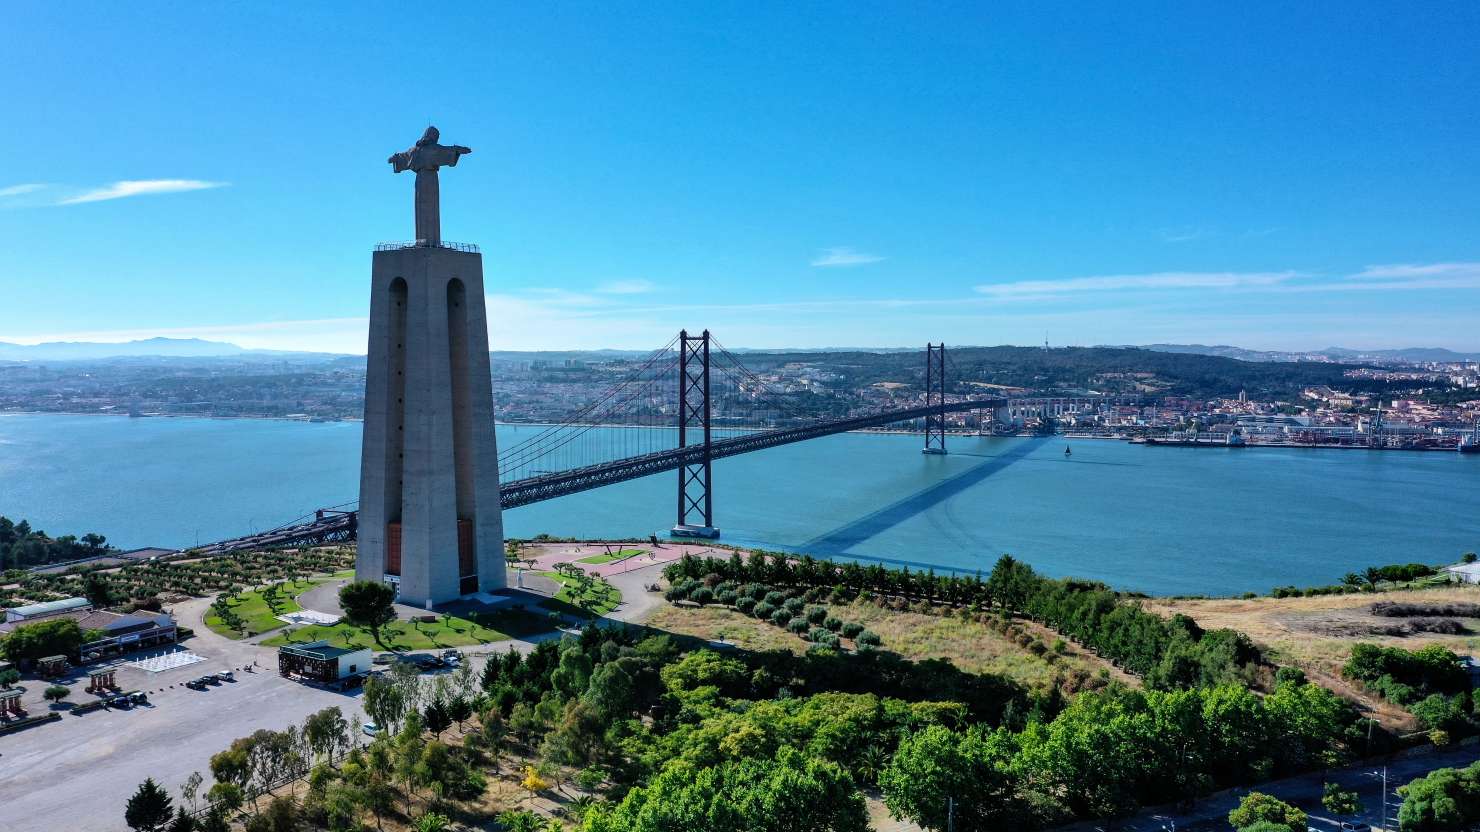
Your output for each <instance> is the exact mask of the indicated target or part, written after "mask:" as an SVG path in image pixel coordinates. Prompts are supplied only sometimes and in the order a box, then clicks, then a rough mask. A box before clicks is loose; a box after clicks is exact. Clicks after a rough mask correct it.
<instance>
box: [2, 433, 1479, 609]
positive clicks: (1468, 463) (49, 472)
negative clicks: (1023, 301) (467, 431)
mask: <svg viewBox="0 0 1480 832" xmlns="http://www.w3.org/2000/svg"><path fill="white" fill-rule="evenodd" d="M533 430H534V429H533V428H528V427H524V428H516V427H508V426H501V427H500V428H499V441H500V444H501V445H502V446H504V447H507V446H509V444H510V443H512V442H515V441H518V440H519V439H521V438H524V437H527V436H529V435H530V433H531V432H532V431H533ZM949 443H950V448H951V453H950V454H949V455H948V456H945V457H935V456H924V455H922V454H920V452H919V448H920V444H921V442H920V439H919V438H918V437H914V436H903V435H859V434H847V435H841V436H833V437H828V438H824V439H818V440H813V441H811V442H804V443H801V444H797V445H790V446H786V447H782V448H775V449H772V450H769V451H762V452H760V453H756V454H750V455H747V456H741V457H735V458H732V459H726V460H721V461H720V462H718V463H716V464H715V472H714V478H715V514H716V517H715V522H716V525H718V526H719V527H720V528H721V529H722V530H723V532H724V538H723V539H724V540H725V541H727V542H730V543H735V544H749V545H763V546H768V547H774V548H786V549H793V550H797V551H807V552H812V553H814V554H825V555H830V556H834V557H857V558H860V559H877V560H881V561H885V562H888V563H895V564H909V565H911V568H915V567H917V566H926V565H929V566H934V567H936V568H937V569H964V570H976V569H988V568H990V566H991V564H992V562H993V561H994V560H995V559H996V558H997V556H998V555H1000V554H1002V553H1003V552H1010V553H1012V554H1013V555H1015V556H1017V557H1019V558H1021V559H1023V560H1026V561H1028V562H1030V563H1032V564H1033V565H1034V566H1035V567H1036V568H1038V569H1040V570H1042V571H1044V572H1047V573H1049V574H1054V575H1077V576H1081V577H1088V578H1096V579H1100V580H1104V581H1107V582H1109V583H1111V584H1112V585H1114V586H1117V587H1121V588H1125V589H1136V590H1142V591H1146V592H1154V593H1209V594H1227V593H1237V592H1244V591H1250V590H1252V591H1263V590H1267V589H1269V588H1270V587H1272V586H1276V585H1281V584H1292V583H1293V584H1302V585H1305V584H1316V583H1327V582H1334V581H1336V580H1338V579H1339V578H1340V577H1341V575H1342V574H1344V573H1346V572H1348V571H1351V570H1352V569H1356V568H1360V567H1362V566H1365V565H1368V564H1377V563H1391V562H1395V561H1404V562H1406V561H1410V560H1418V561H1428V562H1440V561H1446V560H1453V559H1457V558H1458V556H1459V555H1460V554H1461V553H1463V552H1466V551H1476V550H1480V456H1469V457H1461V456H1460V455H1458V454H1453V453H1403V452H1368V451H1332V450H1328V451H1311V450H1299V449H1245V450H1225V449H1198V450H1193V449H1185V448H1147V447H1142V446H1133V445H1129V444H1125V443H1121V442H1108V441H1074V442H1067V443H1066V442H1065V440H1063V439H1061V438H1059V439H1047V440H1040V439H977V438H967V439H958V438H954V437H953V438H951V439H950V440H949ZM1066 444H1070V445H1072V446H1073V449H1074V453H1073V456H1071V457H1067V458H1066V457H1065V456H1064V446H1065V445H1066ZM359 450H360V426H359V424H358V423H332V424H308V423H301V422H283V421H266V420H209V419H127V418H122V417H108V416H58V415H6V416H0V514H4V515H7V516H9V517H12V518H15V517H26V518H29V519H30V520H31V521H32V523H33V524H34V525H37V526H39V527H40V528H43V529H45V530H47V531H48V532H51V533H53V534H65V533H75V534H80V533H82V532H85V531H98V532H101V533H103V534H105V535H107V536H108V538H109V540H111V541H113V542H114V543H116V544H118V545H121V546H125V547H135V546H153V545H159V546H188V545H192V544H194V543H195V542H196V541H197V539H198V540H200V541H209V540H214V539H219V538H224V537H231V536H235V535H238V534H243V533H246V532H248V531H252V530H261V529H264V528H270V527H272V526H276V525H279V524H281V523H284V522H286V521H288V520H291V519H293V518H295V517H298V516H299V515H302V514H304V513H305V512H308V511H311V510H312V509H314V508H317V507H320V506H327V505H332V504H335V503H340V502H345V501H348V500H353V499H354V498H355V495H356V491H357V479H358V476H359ZM676 477H677V475H676V474H666V475H660V476H656V477H649V478H647V479H643V480H636V481H633V482H627V483H622V484H620V485H615V486H610V487H608V488H603V489H599V490H596V491H591V492H587V493H584V494H576V495H572V496H570V497H564V498H561V499H558V500H552V501H549V502H546V503H540V504H536V505H533V506H527V507H525V508H519V509H515V510H513V511H511V512H509V513H508V514H507V515H506V524H507V527H508V532H509V534H511V535H515V536H520V537H525V536H531V535H534V534H538V533H540V532H548V533H550V534H555V535H562V536H578V537H587V536H589V537H597V536H632V535H647V534H649V533H650V532H654V531H660V530H663V529H666V528H667V527H668V526H670V525H672V523H673V520H674V511H675V507H676V503H677V497H676V481H675V480H676Z"/></svg>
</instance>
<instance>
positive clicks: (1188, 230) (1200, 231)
mask: <svg viewBox="0 0 1480 832" xmlns="http://www.w3.org/2000/svg"><path fill="white" fill-rule="evenodd" d="M1156 233H1157V236H1159V237H1161V240H1162V242H1164V243H1190V242H1192V241H1193V240H1201V239H1202V238H1204V237H1208V236H1211V235H1212V232H1211V231H1209V230H1207V229H1206V228H1198V227H1195V226H1184V227H1181V228H1163V229H1161V230H1160V231H1157V232H1156Z"/></svg>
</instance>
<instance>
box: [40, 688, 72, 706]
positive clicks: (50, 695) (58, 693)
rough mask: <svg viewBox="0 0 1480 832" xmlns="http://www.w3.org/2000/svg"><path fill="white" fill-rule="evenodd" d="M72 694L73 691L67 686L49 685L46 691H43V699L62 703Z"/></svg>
mask: <svg viewBox="0 0 1480 832" xmlns="http://www.w3.org/2000/svg"><path fill="white" fill-rule="evenodd" d="M71 694H72V689H71V688H69V687H67V686H66V685H48V686H47V688H46V690H45V691H42V693H41V698H43V699H45V700H46V701H48V702H60V701H62V700H63V699H66V698H67V697H68V696H70V695H71Z"/></svg>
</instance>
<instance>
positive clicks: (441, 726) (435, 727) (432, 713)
mask: <svg viewBox="0 0 1480 832" xmlns="http://www.w3.org/2000/svg"><path fill="white" fill-rule="evenodd" d="M422 721H423V722H424V723H425V724H426V727H427V730H428V731H431V732H432V733H433V734H436V735H437V737H438V738H441V736H442V732H443V731H446V730H447V729H448V728H451V727H452V717H451V715H449V714H448V713H447V706H446V705H444V704H442V701H441V700H440V699H437V700H433V701H432V702H431V703H430V704H428V705H427V706H426V709H425V710H424V711H422Z"/></svg>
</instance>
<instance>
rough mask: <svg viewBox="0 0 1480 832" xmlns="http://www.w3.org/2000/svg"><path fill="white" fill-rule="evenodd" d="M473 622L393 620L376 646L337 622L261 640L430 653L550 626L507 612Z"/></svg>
mask: <svg viewBox="0 0 1480 832" xmlns="http://www.w3.org/2000/svg"><path fill="white" fill-rule="evenodd" d="M476 618H477V620H476V621H474V620H470V619H467V618H459V617H457V616H448V617H444V618H439V619H437V620H436V621H435V622H430V623H425V624H423V623H420V622H415V621H393V622H391V623H390V624H387V625H385V626H384V627H381V628H380V640H381V642H382V644H376V643H375V640H374V639H372V638H371V637H370V630H369V628H367V627H357V626H355V625H353V624H349V623H347V622H344V621H341V622H339V623H338V624H334V625H332V626H325V625H322V624H310V625H307V626H304V627H299V628H297V629H295V630H290V631H289V632H286V633H279V634H278V635H275V636H273V637H272V638H269V639H266V640H264V641H263V642H262V643H263V644H264V645H268V646H272V647H276V646H278V645H283V644H301V643H303V642H307V641H318V640H320V639H327V640H328V641H329V642H330V643H332V644H334V645H336V646H339V647H368V648H370V649H372V650H381V649H390V650H398V651H406V650H431V649H434V648H444V647H467V646H469V645H474V644H486V643H488V642H493V641H507V640H509V639H511V638H523V637H527V636H531V635H534V634H536V633H542V632H547V631H549V630H550V629H552V628H551V625H550V623H549V622H548V621H547V620H545V619H544V618H542V617H541V616H538V615H536V614H534V613H529V612H520V611H517V610H509V611H507V612H497V613H492V614H486V615H478V616H477V617H476Z"/></svg>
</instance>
